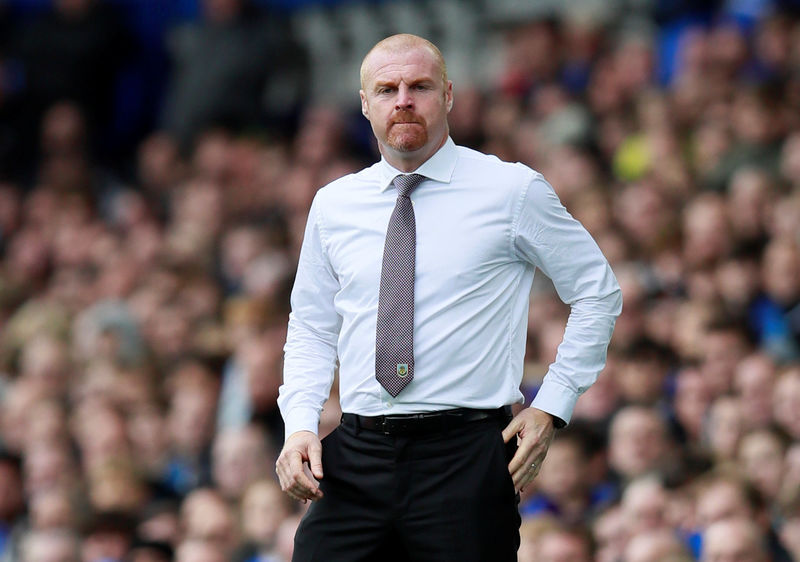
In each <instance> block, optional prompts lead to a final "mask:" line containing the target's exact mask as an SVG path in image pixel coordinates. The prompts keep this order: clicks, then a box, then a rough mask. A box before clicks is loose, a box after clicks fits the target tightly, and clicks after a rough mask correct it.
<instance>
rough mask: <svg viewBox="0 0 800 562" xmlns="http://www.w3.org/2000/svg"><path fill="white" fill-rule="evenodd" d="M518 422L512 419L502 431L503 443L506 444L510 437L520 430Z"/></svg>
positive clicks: (516, 419)
mask: <svg viewBox="0 0 800 562" xmlns="http://www.w3.org/2000/svg"><path fill="white" fill-rule="evenodd" d="M520 429H521V428H520V422H519V419H518V418H514V419H513V420H511V421H510V422H508V425H507V426H506V428H505V429H504V430H503V442H504V443H508V442H509V441H510V440H511V438H512V437H514V436H515V435H516V434H517V433H519V430H520Z"/></svg>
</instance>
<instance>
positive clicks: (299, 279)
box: [278, 198, 341, 437]
mask: <svg viewBox="0 0 800 562" xmlns="http://www.w3.org/2000/svg"><path fill="white" fill-rule="evenodd" d="M338 290H339V281H338V279H337V277H336V274H335V273H334V271H333V269H332V268H331V265H330V260H329V259H328V255H327V252H326V251H325V240H324V229H323V227H322V219H321V216H320V210H319V201H318V198H315V199H314V202H313V203H312V205H311V209H310V211H309V215H308V222H307V224H306V230H305V235H304V238H303V245H302V248H301V250H300V261H299V263H298V266H297V276H296V278H295V282H294V288H293V289H292V296H291V304H292V312H291V314H290V315H289V327H288V332H287V338H286V345H285V346H284V367H283V384H282V385H281V387H280V390H279V396H278V406H279V407H280V410H281V414H282V415H283V419H284V422H285V425H286V437H288V436H289V435H291V434H292V433H295V432H297V431H311V432H313V433H317V431H318V426H319V418H320V412H321V411H322V405H323V404H324V403H325V401H326V400H327V398H328V395H329V393H330V389H331V384H332V383H333V376H334V370H335V367H336V359H337V352H336V349H337V340H338V335H339V329H340V328H341V317H340V316H339V314H338V313H337V312H336V310H335V308H334V296H335V295H336V292H337V291H338Z"/></svg>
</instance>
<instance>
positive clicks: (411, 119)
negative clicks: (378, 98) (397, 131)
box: [390, 111, 425, 125]
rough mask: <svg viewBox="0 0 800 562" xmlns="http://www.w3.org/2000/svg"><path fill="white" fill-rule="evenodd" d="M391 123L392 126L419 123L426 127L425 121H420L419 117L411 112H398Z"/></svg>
mask: <svg viewBox="0 0 800 562" xmlns="http://www.w3.org/2000/svg"><path fill="white" fill-rule="evenodd" d="M390 123H391V124H392V125H398V124H404V123H418V124H420V125H424V124H425V121H424V120H423V119H420V118H419V117H418V116H417V115H415V114H414V113H412V112H410V111H398V112H397V113H395V114H394V116H393V117H392V119H391V121H390Z"/></svg>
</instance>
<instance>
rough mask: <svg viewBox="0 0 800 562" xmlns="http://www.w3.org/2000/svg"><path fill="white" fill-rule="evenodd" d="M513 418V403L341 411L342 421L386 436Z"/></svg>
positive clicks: (433, 430) (444, 429) (432, 431)
mask: <svg viewBox="0 0 800 562" xmlns="http://www.w3.org/2000/svg"><path fill="white" fill-rule="evenodd" d="M510 419H511V406H502V407H500V408H496V409H493V410H475V409H472V408H456V409H454V410H440V411H438V412H423V413H419V414H397V415H390V416H360V415H358V414H342V423H343V424H349V425H353V426H355V427H356V428H357V429H366V430H368V431H377V432H380V433H384V434H386V435H412V434H413V435H419V434H425V433H441V432H444V431H447V430H448V429H454V428H458V427H461V426H463V425H465V424H468V423H471V422H476V421H481V420H499V421H503V422H504V423H507V422H508V421H509V420H510Z"/></svg>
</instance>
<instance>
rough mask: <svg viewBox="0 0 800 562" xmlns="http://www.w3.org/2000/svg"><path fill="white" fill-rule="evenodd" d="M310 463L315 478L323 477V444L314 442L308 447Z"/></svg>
mask: <svg viewBox="0 0 800 562" xmlns="http://www.w3.org/2000/svg"><path fill="white" fill-rule="evenodd" d="M308 461H309V462H308V464H309V465H310V466H311V474H313V475H314V478H316V479H318V480H319V479H321V478H322V445H321V444H320V443H314V444H312V445H311V446H310V447H309V448H308Z"/></svg>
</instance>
